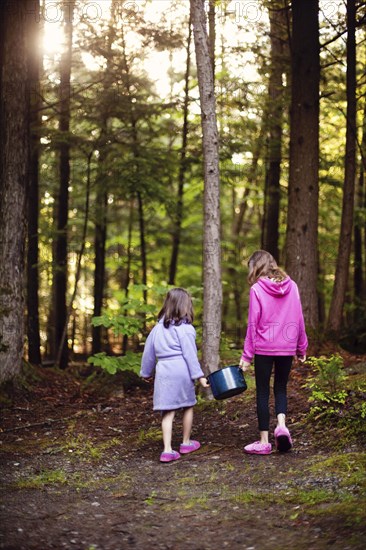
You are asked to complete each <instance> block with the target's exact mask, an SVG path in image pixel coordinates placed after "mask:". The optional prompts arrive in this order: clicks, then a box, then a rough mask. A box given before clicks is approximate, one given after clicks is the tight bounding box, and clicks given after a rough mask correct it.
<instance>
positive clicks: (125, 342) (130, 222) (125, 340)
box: [121, 199, 134, 355]
mask: <svg viewBox="0 0 366 550" xmlns="http://www.w3.org/2000/svg"><path fill="white" fill-rule="evenodd" d="M133 213H134V200H133V199H131V200H130V211H129V216H128V237H127V265H126V274H125V277H124V280H122V285H121V286H122V288H123V290H124V291H125V298H126V299H127V298H128V293H129V286H130V272H131V263H132V253H131V249H132V228H133ZM125 315H126V316H127V315H128V310H127V309H126V310H125ZM127 347H128V336H127V334H124V335H123V339H122V355H126V352H127Z"/></svg>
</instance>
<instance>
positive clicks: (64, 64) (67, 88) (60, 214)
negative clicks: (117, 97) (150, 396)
mask: <svg viewBox="0 0 366 550" xmlns="http://www.w3.org/2000/svg"><path fill="white" fill-rule="evenodd" d="M74 6H75V1H74V0H72V1H70V2H69V3H68V5H67V8H68V9H65V23H64V28H65V50H64V52H63V53H62V55H61V62H60V120H59V130H60V134H61V136H60V140H61V143H60V145H59V150H60V164H59V169H60V184H59V190H58V210H57V236H56V270H55V281H54V284H55V337H56V349H57V355H58V357H60V361H59V367H60V368H61V369H65V368H66V367H67V364H68V344H67V338H63V333H64V327H65V324H66V322H67V304H66V300H67V272H68V270H67V240H68V239H67V222H68V214H69V185H70V144H69V137H68V134H69V130H70V96H71V83H70V79H71V55H72V36H73V11H74ZM60 348H61V351H60Z"/></svg>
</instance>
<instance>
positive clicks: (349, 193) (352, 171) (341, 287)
mask: <svg viewBox="0 0 366 550" xmlns="http://www.w3.org/2000/svg"><path fill="white" fill-rule="evenodd" d="M346 81H347V115H346V116H347V122H346V152H345V167H344V168H345V170H344V184H343V203H342V219H341V230H340V235H339V244H338V256H337V264H336V273H335V279H334V286H333V293H332V300H331V303H330V309H329V317H328V324H327V329H328V332H329V333H330V334H333V335H337V334H338V333H339V331H340V329H341V326H342V314H343V306H344V301H345V297H346V289H347V283H348V273H349V262H350V255H351V246H352V227H353V211H354V193H355V177H356V144H357V130H356V110H357V102H356V2H355V0H348V1H347V76H346Z"/></svg>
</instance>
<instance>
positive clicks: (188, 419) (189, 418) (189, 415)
mask: <svg viewBox="0 0 366 550" xmlns="http://www.w3.org/2000/svg"><path fill="white" fill-rule="evenodd" d="M192 424H193V407H188V408H187V409H184V413H183V445H189V442H190V437H191V431H192Z"/></svg>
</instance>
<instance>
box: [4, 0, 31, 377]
mask: <svg viewBox="0 0 366 550" xmlns="http://www.w3.org/2000/svg"><path fill="white" fill-rule="evenodd" d="M24 7H25V5H24V3H23V2H14V1H13V0H4V1H3V2H2V3H1V4H0V36H1V41H0V67H1V71H0V150H1V155H0V227H1V234H0V382H4V381H6V380H11V379H12V378H14V377H15V376H17V375H18V374H19V373H20V370H21V364H22V357H23V346H24V306H25V301H24V296H23V283H24V279H23V278H24V269H25V266H24V251H25V235H26V198H27V184H28V176H29V97H28V93H29V90H28V89H27V82H29V80H28V75H27V49H26V47H27V44H26V22H27V19H26V14H25V10H24Z"/></svg>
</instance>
